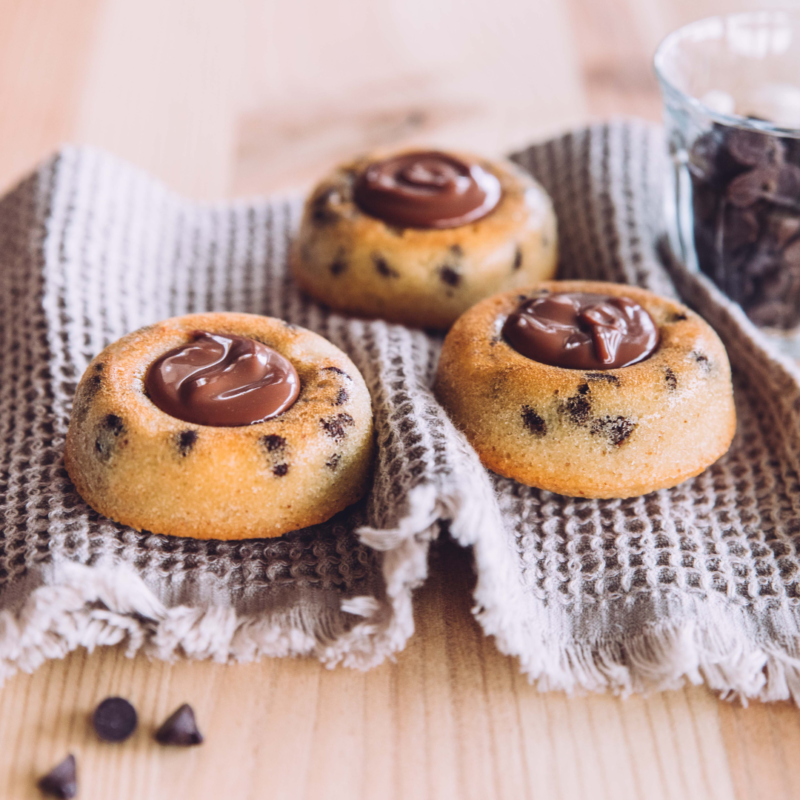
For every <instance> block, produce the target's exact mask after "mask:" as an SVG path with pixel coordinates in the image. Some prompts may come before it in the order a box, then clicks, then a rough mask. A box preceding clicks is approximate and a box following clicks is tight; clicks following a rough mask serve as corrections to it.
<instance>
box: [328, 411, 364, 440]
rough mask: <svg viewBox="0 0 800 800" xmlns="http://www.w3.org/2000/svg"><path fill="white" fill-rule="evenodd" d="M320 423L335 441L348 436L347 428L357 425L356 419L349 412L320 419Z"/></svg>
mask: <svg viewBox="0 0 800 800" xmlns="http://www.w3.org/2000/svg"><path fill="white" fill-rule="evenodd" d="M319 422H320V425H322V429H323V430H324V431H325V433H326V434H328V436H330V437H331V439H333V440H334V441H335V442H340V441H342V439H344V438H345V436H347V431H346V430H345V428H347V427H350V426H351V425H355V424H356V421H355V420H354V419H353V418H352V417H351V416H350V415H349V414H347V413H342V414H337V415H336V416H335V417H328V418H327V419H320V421H319Z"/></svg>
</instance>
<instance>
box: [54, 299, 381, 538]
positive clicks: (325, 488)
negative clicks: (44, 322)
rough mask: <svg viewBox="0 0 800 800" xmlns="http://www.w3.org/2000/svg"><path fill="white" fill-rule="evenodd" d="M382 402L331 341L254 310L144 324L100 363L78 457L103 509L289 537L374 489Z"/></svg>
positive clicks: (83, 405)
mask: <svg viewBox="0 0 800 800" xmlns="http://www.w3.org/2000/svg"><path fill="white" fill-rule="evenodd" d="M371 453H372V407H371V403H370V396H369V392H368V391H367V387H366V386H365V384H364V380H363V378H362V377H361V374H360V373H359V371H358V370H357V369H356V367H355V365H354V364H353V363H352V362H351V361H350V359H349V358H348V357H347V356H346V355H345V354H344V353H343V352H342V351H341V350H339V349H338V348H337V347H334V345H332V344H331V343H330V342H329V341H327V340H326V339H323V338H322V337H321V336H318V335H317V334H315V333H311V331H307V330H305V329H303V328H298V327H295V326H292V325H288V324H286V323H284V322H282V321H281V320H278V319H272V318H270V317H260V316H255V315H252V314H194V315H190V316H185V317H175V318H173V319H168V320H166V321H164V322H160V323H158V324H157V325H152V326H150V327H147V328H142V329H141V330H138V331H136V332H134V333H131V334H129V335H128V336H125V337H123V338H122V339H120V340H119V341H117V342H115V343H114V344H112V345H111V346H109V347H107V348H106V349H105V350H104V351H103V352H102V353H100V355H98V356H97V357H96V358H95V359H94V361H92V363H91V364H90V365H89V368H88V369H87V370H86V373H85V374H84V376H83V378H82V379H81V382H80V384H79V386H78V390H77V393H76V395H75V405H74V409H73V412H72V419H71V420H70V425H69V431H68V433H67V442H66V452H65V460H66V467H67V471H68V472H69V476H70V478H71V479H72V481H73V483H74V484H75V487H76V488H77V490H78V492H79V493H80V495H81V496H82V497H83V499H84V500H86V502H87V503H88V504H89V505H90V506H92V508H94V509H95V510H96V511H98V512H100V513H101V514H104V515H105V516H107V517H110V518H111V519H114V520H116V521H117V522H121V523H123V524H125V525H130V526H131V527H133V528H136V529H138V530H147V531H151V532H153V533H165V534H171V535H174V536H192V537H195V538H198V539H211V538H214V539H246V538H252V537H268V536H280V535H281V534H283V533H286V532H288V531H291V530H295V529H297V528H303V527H305V526H307V525H312V524H315V523H319V522H324V521H325V520H327V519H329V518H330V517H331V516H333V515H334V514H335V513H336V512H338V511H341V510H342V509H343V508H345V507H346V506H348V505H350V504H351V503H353V502H355V501H356V500H358V499H359V498H360V497H361V496H362V495H363V493H364V491H365V489H366V486H367V480H368V475H369V470H370V461H371Z"/></svg>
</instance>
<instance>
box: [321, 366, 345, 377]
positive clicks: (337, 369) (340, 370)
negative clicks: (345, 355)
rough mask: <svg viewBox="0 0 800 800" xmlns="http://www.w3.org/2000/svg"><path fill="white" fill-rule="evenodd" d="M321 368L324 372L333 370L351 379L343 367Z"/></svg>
mask: <svg viewBox="0 0 800 800" xmlns="http://www.w3.org/2000/svg"><path fill="white" fill-rule="evenodd" d="M322 369H323V371H325V372H335V373H336V374H337V375H343V376H344V377H345V378H347V380H352V378H351V377H350V376H349V375H348V374H347V373H346V372H345V371H344V370H343V369H339V367H323V368H322Z"/></svg>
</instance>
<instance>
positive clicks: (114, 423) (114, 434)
mask: <svg viewBox="0 0 800 800" xmlns="http://www.w3.org/2000/svg"><path fill="white" fill-rule="evenodd" d="M124 432H125V424H124V423H123V421H122V418H121V417H118V416H117V415H116V414H108V415H106V416H105V417H104V418H103V421H102V422H101V423H100V430H99V431H98V435H97V438H96V439H95V443H94V449H95V452H96V453H97V457H98V458H99V459H100V461H102V462H106V461H108V460H109V459H110V458H111V456H112V455H113V453H114V450H115V449H116V448H117V444H118V441H117V440H118V439H119V437H120V436H121V435H122V434H123V433H124ZM126 442H127V440H123V442H122V444H125V443H126Z"/></svg>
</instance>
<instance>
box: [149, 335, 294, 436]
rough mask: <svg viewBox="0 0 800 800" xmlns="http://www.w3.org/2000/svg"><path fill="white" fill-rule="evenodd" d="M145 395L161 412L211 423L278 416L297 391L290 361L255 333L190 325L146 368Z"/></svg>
mask: <svg viewBox="0 0 800 800" xmlns="http://www.w3.org/2000/svg"><path fill="white" fill-rule="evenodd" d="M145 387H146V388H147V393H148V394H149V396H150V399H151V400H152V401H153V402H154V403H155V404H156V405H157V406H158V407H159V408H160V409H161V410H162V411H163V412H164V413H166V414H169V415H170V416H171V417H176V418H177V419H182V420H184V421H185V422H193V423H195V424H197V425H213V426H215V427H233V426H236V425H252V424H253V423H255V422H262V421H263V420H265V419H270V418H271V417H277V416H278V415H279V414H282V413H283V412H284V411H286V409H288V408H289V407H290V406H291V405H292V403H294V401H295V400H296V399H297V395H298V394H299V393H300V379H299V378H298V377H297V372H296V371H295V368H294V367H293V366H292V363H291V362H290V361H288V360H287V359H286V358H284V357H283V356H282V355H281V354H280V353H276V352H275V351H274V350H273V349H272V348H270V347H267V346H266V345H265V344H262V343H261V342H257V341H255V340H254V339H246V338H245V337H243V336H234V335H233V334H228V333H226V334H222V333H208V332H206V331H195V332H194V333H193V334H192V341H191V342H188V343H187V344H183V345H181V346H180V347H176V348H175V349H174V350H170V351H169V352H168V353H165V354H164V355H163V356H161V357H160V358H159V359H157V360H156V361H155V362H153V364H152V366H151V367H150V369H149V370H148V371H147V375H146V377H145Z"/></svg>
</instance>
